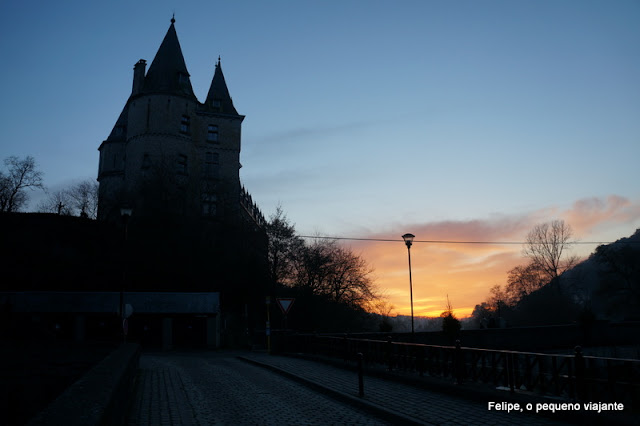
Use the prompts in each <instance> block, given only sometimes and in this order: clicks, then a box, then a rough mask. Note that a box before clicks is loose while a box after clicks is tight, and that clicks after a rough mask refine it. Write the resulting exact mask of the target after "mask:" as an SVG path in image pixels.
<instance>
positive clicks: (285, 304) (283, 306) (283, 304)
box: [276, 297, 296, 328]
mask: <svg viewBox="0 0 640 426" xmlns="http://www.w3.org/2000/svg"><path fill="white" fill-rule="evenodd" d="M295 301H296V299H295V298H293V297H278V298H276V302H278V306H280V310H281V311H282V313H283V314H284V328H287V314H288V313H289V310H290V309H291V306H292V305H293V302H295Z"/></svg>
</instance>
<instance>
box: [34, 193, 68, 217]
mask: <svg viewBox="0 0 640 426" xmlns="http://www.w3.org/2000/svg"><path fill="white" fill-rule="evenodd" d="M36 209H37V211H38V212H41V213H56V214H59V215H63V216H71V215H73V208H72V206H71V199H70V198H69V194H68V193H67V191H56V192H51V193H49V194H48V196H47V198H46V199H44V200H43V201H41V202H40V203H39V204H38V207H37V208H36Z"/></svg>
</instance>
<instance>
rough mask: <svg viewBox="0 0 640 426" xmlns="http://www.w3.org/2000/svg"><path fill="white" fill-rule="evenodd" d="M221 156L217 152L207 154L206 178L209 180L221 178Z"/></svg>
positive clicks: (205, 159)
mask: <svg viewBox="0 0 640 426" xmlns="http://www.w3.org/2000/svg"><path fill="white" fill-rule="evenodd" d="M219 165H220V154H218V153H217V152H207V153H206V154H205V156H204V176H205V178H209V179H217V178H218V177H219V170H220V169H219Z"/></svg>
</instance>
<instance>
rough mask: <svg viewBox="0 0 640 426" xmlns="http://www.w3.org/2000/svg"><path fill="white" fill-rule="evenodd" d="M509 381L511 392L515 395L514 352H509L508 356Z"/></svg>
mask: <svg viewBox="0 0 640 426" xmlns="http://www.w3.org/2000/svg"><path fill="white" fill-rule="evenodd" d="M507 380H508V381H509V390H510V392H511V393H515V382H516V368H515V365H514V362H513V352H509V354H508V355H507Z"/></svg>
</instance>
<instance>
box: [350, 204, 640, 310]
mask: <svg viewBox="0 0 640 426" xmlns="http://www.w3.org/2000/svg"><path fill="white" fill-rule="evenodd" d="M558 218H559V219H564V220H565V221H566V222H567V223H568V224H570V225H571V226H572V228H573V229H574V236H575V237H577V238H580V236H581V235H584V234H594V232H595V231H596V230H598V229H605V228H607V227H611V226H618V225H619V224H625V225H626V227H627V231H628V233H627V234H626V235H625V234H620V235H618V236H617V237H616V238H620V237H624V236H628V235H630V234H631V233H632V232H633V231H634V230H635V228H634V227H633V225H634V224H638V223H640V204H639V203H632V202H631V201H629V200H628V199H626V198H623V197H619V196H610V197H607V198H588V199H582V200H578V201H576V202H575V203H573V205H572V207H571V208H570V209H567V210H564V211H562V210H561V209H559V208H556V207H554V208H547V209H542V210H538V211H535V212H530V213H528V214H524V215H514V216H507V215H502V216H494V217H490V218H488V219H476V220H469V221H440V222H433V223H414V224H406V225H403V226H402V227H400V226H398V225H396V226H394V229H392V230H391V231H390V232H385V233H376V234H371V235H367V236H363V237H365V238H374V239H391V240H398V241H397V242H393V241H392V242H389V241H385V242H382V241H356V242H352V243H351V244H350V245H351V248H352V249H353V250H354V251H355V252H356V253H358V254H360V255H361V256H362V257H363V258H364V259H366V260H367V261H368V262H369V264H370V265H371V266H372V267H373V268H374V269H375V274H374V275H375V278H376V284H377V286H378V288H379V289H380V290H382V291H383V293H384V294H385V295H386V297H387V299H388V300H389V302H390V303H391V304H392V305H394V306H395V310H394V312H395V313H396V314H400V315H409V314H410V313H411V308H410V293H409V267H408V256H407V248H406V246H405V245H404V242H403V241H402V240H401V238H400V235H402V234H404V233H405V232H412V233H413V234H415V235H416V239H415V242H414V244H413V246H412V248H411V264H412V279H413V305H414V315H415V316H438V315H439V314H440V313H441V312H442V311H444V310H445V308H446V303H447V295H448V296H449V300H450V301H451V304H452V305H453V308H454V311H455V313H456V314H457V315H458V316H459V317H464V316H469V315H470V314H471V312H472V311H473V309H474V307H475V305H476V304H479V303H481V302H483V301H485V300H486V299H487V298H488V295H489V289H490V288H491V287H493V286H494V285H496V284H500V285H503V284H504V283H505V282H506V278H507V272H508V271H509V270H510V269H512V268H513V267H514V266H516V265H518V264H522V263H525V262H526V260H525V259H524V258H523V257H522V245H521V244H470V243H460V244H454V243H443V241H457V242H523V241H524V240H525V239H526V235H527V233H528V232H529V231H530V230H531V228H532V227H533V226H534V225H535V224H537V223H541V222H545V221H550V220H554V219H558ZM629 228H630V229H629ZM627 231H625V232H627ZM581 248H582V249H583V251H585V252H584V253H579V254H581V255H583V256H585V255H588V254H589V253H590V252H591V251H593V249H594V248H595V247H588V246H584V247H583V246H581Z"/></svg>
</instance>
